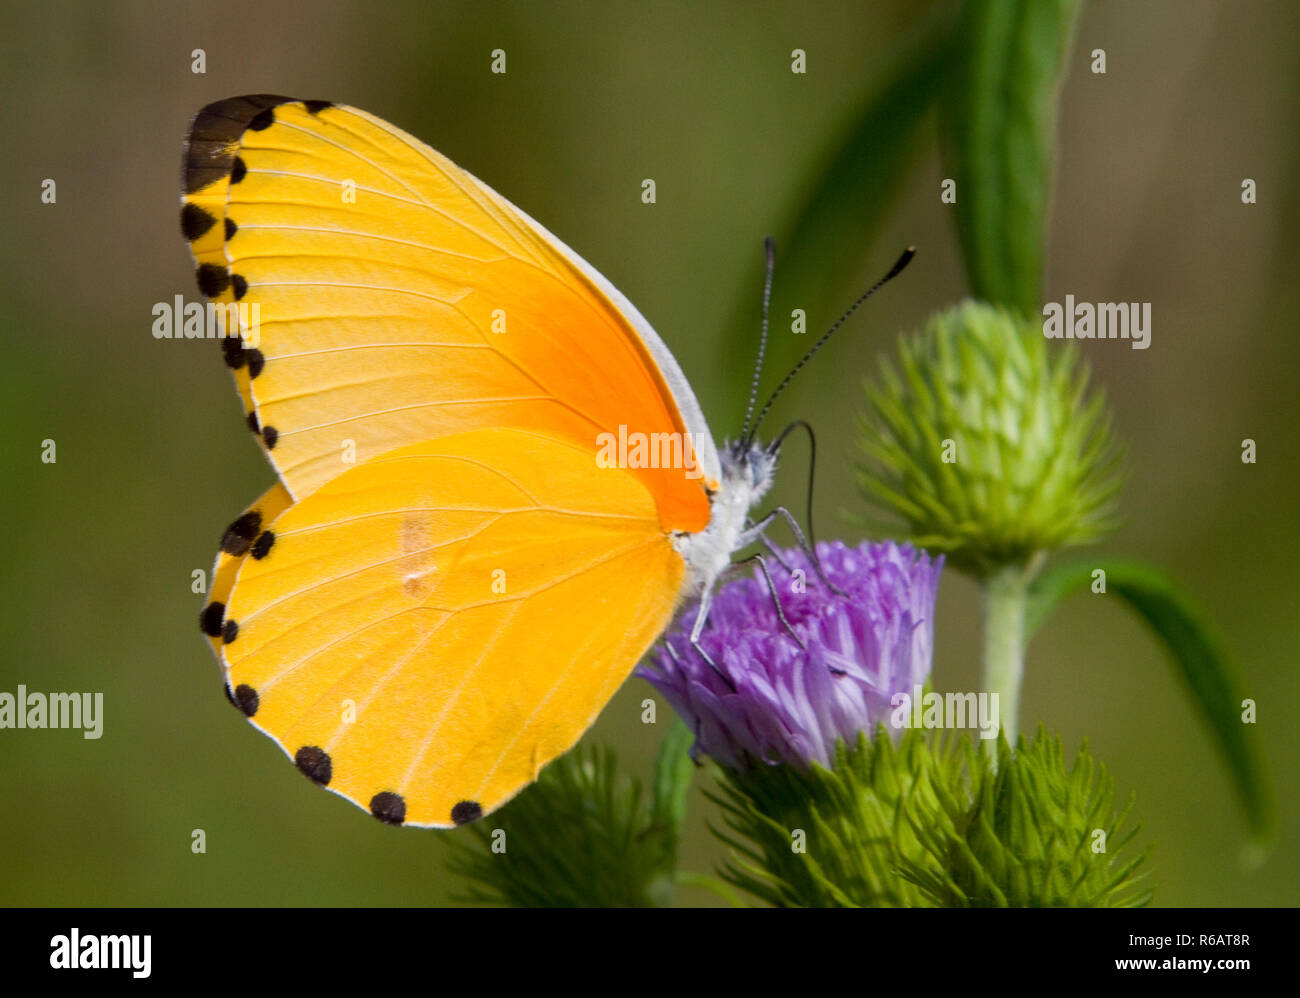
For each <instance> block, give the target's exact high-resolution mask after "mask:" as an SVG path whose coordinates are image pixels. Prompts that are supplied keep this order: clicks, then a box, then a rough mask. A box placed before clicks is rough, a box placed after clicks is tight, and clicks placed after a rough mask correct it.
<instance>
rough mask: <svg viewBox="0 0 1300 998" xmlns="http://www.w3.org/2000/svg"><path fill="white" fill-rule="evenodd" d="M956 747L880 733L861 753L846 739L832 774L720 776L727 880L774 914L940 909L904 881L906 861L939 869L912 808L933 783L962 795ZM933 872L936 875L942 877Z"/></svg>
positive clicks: (928, 795) (790, 769)
mask: <svg viewBox="0 0 1300 998" xmlns="http://www.w3.org/2000/svg"><path fill="white" fill-rule="evenodd" d="M955 745H956V740H955V739H946V740H942V741H936V743H935V745H934V746H933V747H931V746H930V745H929V744H927V742H926V740H925V738H923V737H922V735H921V733H920V732H919V731H917V730H916V729H909V730H908V731H906V732H905V733H904V734H903V737H902V738H901V739H900V740H899V742H898V744H897V745H895V744H894V742H893V741H892V740H891V739H890V737H889V735H888V734H887V733H886V731H885V728H884V727H883V726H881V727H880V728H879V729H878V733H877V735H876V737H875V738H874V739H870V738H868V737H867V735H866V733H865V732H863V733H861V734H860V735H859V737H858V742H857V745H856V746H855V747H854V748H852V749H849V748H846V746H845V744H844V742H843V741H842V740H841V741H840V742H839V745H838V747H837V751H836V755H835V759H834V762H833V764H832V767H831V769H829V770H828V769H825V768H823V767H822V766H820V765H819V764H817V763H812V764H811V767H810V768H809V769H808V770H807V771H804V770H801V769H799V768H796V767H794V766H786V765H780V766H762V767H758V768H755V769H752V770H749V771H747V772H743V773H742V772H738V771H735V770H730V769H721V770H720V775H719V781H718V782H719V788H720V789H719V791H718V793H716V794H710V795H709V796H710V798H711V799H712V800H713V801H714V803H716V804H717V805H718V806H719V807H720V808H721V809H722V816H723V821H724V823H725V824H726V826H727V830H725V831H724V830H721V829H718V828H716V827H714V828H713V832H714V834H715V835H717V836H718V837H719V838H720V839H722V841H723V842H725V843H727V844H728V845H729V846H730V847H731V849H732V856H731V858H730V859H729V860H728V861H727V862H726V863H725V864H724V865H723V867H722V869H721V870H720V871H719V872H720V873H721V875H722V877H723V878H724V879H725V880H727V881H729V882H730V883H732V884H734V885H735V886H737V887H740V888H741V889H743V890H745V891H748V892H749V893H750V894H753V895H754V896H756V897H758V898H760V899H762V900H764V901H766V902H768V903H769V904H772V905H775V906H777V907H850V908H857V907H885V908H893V907H933V903H932V902H931V901H930V900H929V899H928V897H927V896H926V895H925V894H924V892H923V891H922V890H921V889H920V888H919V887H918V886H917V885H916V884H914V883H911V882H910V881H908V880H905V879H904V878H903V877H901V876H900V875H899V873H898V868H899V863H900V859H901V857H903V856H907V857H909V858H910V859H912V860H913V861H914V862H915V863H916V864H917V865H919V866H921V867H922V868H924V867H925V865H926V863H928V862H932V861H931V860H930V859H929V858H928V857H927V855H926V854H925V852H924V851H923V850H922V848H921V843H920V840H919V839H918V838H917V836H916V833H915V831H914V830H913V828H912V827H911V824H910V822H909V821H908V820H907V808H906V805H907V804H908V803H909V802H911V801H915V800H920V801H927V802H928V803H927V804H926V805H924V806H925V808H935V807H937V806H938V802H937V800H936V799H935V797H934V791H933V789H932V786H933V784H935V783H938V784H939V785H942V786H949V787H957V786H959V785H960V783H961V778H962V757H961V754H960V753H958V752H957V751H955V750H954V749H955ZM934 872H936V873H937V872H938V871H937V870H936V871H934Z"/></svg>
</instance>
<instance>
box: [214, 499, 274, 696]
mask: <svg viewBox="0 0 1300 998" xmlns="http://www.w3.org/2000/svg"><path fill="white" fill-rule="evenodd" d="M292 504H293V500H292V499H291V498H290V497H289V493H288V491H287V490H286V489H285V487H284V486H283V485H281V484H280V483H279V482H276V484H275V485H273V486H271V488H270V489H269V490H268V491H267V493H266V494H265V495H264V496H262V498H260V499H258V500H257V502H255V503H253V504H252V505H251V506H249V507H248V509H246V510H244V512H242V513H240V514H239V516H238V517H236V518H235V519H234V520H232V521H231V523H230V525H229V526H227V527H226V529H225V530H224V531H223V532H222V535H221V543H220V545H219V546H218V550H217V560H216V564H214V565H213V566H212V584H211V585H210V586H209V587H208V601H207V602H206V603H205V604H204V606H203V611H202V613H200V615H199V627H200V628H201V629H202V631H203V633H204V634H206V635H207V637H208V641H209V643H210V644H211V645H212V650H213V651H214V652H216V653H217V658H218V659H220V657H221V646H222V644H223V643H224V640H225V635H226V634H228V633H229V631H228V629H227V628H226V605H227V604H228V603H229V602H230V594H231V592H233V591H234V588H235V578H236V576H238V575H239V568H240V566H241V565H242V564H243V563H244V561H245V560H246V559H247V558H250V557H251V558H254V559H256V558H261V557H265V556H266V553H267V552H268V551H270V549H271V547H272V545H273V544H274V542H275V534H274V533H273V532H271V529H270V527H271V523H272V522H273V521H274V520H275V519H276V518H277V517H278V516H279V515H280V514H281V513H283V512H284V511H285V510H286V509H288V508H289V507H290V506H291V505H292ZM229 692H230V691H229V690H227V693H229Z"/></svg>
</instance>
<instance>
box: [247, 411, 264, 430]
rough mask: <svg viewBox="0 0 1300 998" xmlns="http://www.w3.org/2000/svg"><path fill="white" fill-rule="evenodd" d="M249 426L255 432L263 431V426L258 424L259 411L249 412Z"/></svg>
mask: <svg viewBox="0 0 1300 998" xmlns="http://www.w3.org/2000/svg"><path fill="white" fill-rule="evenodd" d="M248 428H249V429H250V430H252V431H253V432H254V433H261V432H262V428H261V427H260V426H258V425H257V413H255V412H250V413H249V414H248Z"/></svg>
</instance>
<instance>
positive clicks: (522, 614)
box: [214, 429, 684, 826]
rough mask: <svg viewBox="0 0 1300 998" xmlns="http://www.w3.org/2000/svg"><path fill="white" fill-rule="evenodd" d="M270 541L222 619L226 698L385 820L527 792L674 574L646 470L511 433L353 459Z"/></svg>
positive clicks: (467, 815) (456, 813)
mask: <svg viewBox="0 0 1300 998" xmlns="http://www.w3.org/2000/svg"><path fill="white" fill-rule="evenodd" d="M258 526H259V528H264V530H267V531H270V532H271V534H272V535H273V543H272V544H271V545H270V546H269V547H268V548H267V550H265V551H263V552H262V556H261V557H257V558H254V557H249V556H245V557H244V558H243V560H242V561H241V562H240V563H239V566H238V571H237V577H236V579H235V583H234V589H233V592H232V593H231V594H230V595H229V598H228V605H227V606H226V609H225V615H224V626H225V627H226V628H227V629H230V630H231V631H232V640H229V641H223V642H222V643H221V644H220V654H221V656H222V660H223V662H224V664H225V666H226V669H227V673H228V682H229V684H230V688H231V689H233V690H237V691H240V694H239V697H237V702H239V704H240V706H241V707H243V708H244V709H245V713H248V714H249V715H250V717H251V720H252V722H253V723H254V724H255V725H257V726H258V727H260V728H262V729H263V730H264V731H265V732H266V733H267V734H269V735H270V736H271V737H273V738H274V739H275V740H276V741H277V742H279V744H280V746H281V747H282V748H283V749H284V751H285V752H286V753H287V754H288V755H289V756H290V757H291V758H293V759H294V760H295V762H296V763H297V765H298V767H299V768H300V769H301V770H302V771H303V772H304V773H305V774H306V775H307V776H308V777H309V778H311V779H312V780H313V781H315V782H317V783H319V784H321V785H324V786H326V787H328V788H329V789H331V790H334V791H336V792H338V793H340V794H342V795H343V796H345V797H347V798H348V799H349V800H351V801H353V802H354V803H355V804H357V805H358V806H360V807H363V808H366V809H367V810H369V811H371V813H372V814H374V815H375V816H376V817H379V818H380V819H381V820H384V821H387V822H390V823H407V824H416V825H426V826H451V825H455V824H461V823H463V822H464V821H466V820H470V819H472V818H475V817H478V816H480V815H481V814H486V813H488V812H490V811H492V810H493V809H495V808H496V807H498V806H500V805H501V804H502V803H504V802H505V801H506V800H508V799H509V798H510V797H511V796H513V795H514V794H515V793H516V792H517V791H518V790H519V789H520V788H521V787H523V786H524V785H526V784H527V783H529V782H530V781H532V780H533V779H535V778H536V776H537V773H538V771H539V770H540V768H541V767H542V766H543V765H544V764H545V763H546V762H548V761H549V760H550V759H552V758H554V757H555V756H556V755H558V754H560V753H561V752H563V751H565V750H567V749H568V748H569V747H571V746H572V745H573V744H574V743H575V742H576V741H577V739H578V738H579V737H580V735H581V734H582V732H583V731H584V730H586V728H587V727H588V726H589V725H590V724H591V722H592V720H593V719H594V718H595V716H596V714H597V713H598V712H599V710H600V708H601V707H602V706H603V705H604V704H605V703H606V701H608V699H609V698H610V697H611V696H612V695H613V693H614V691H615V690H616V689H617V688H618V686H619V685H620V684H621V683H622V682H623V680H624V679H625V678H626V677H627V675H628V674H629V672H630V671H631V669H632V667H633V666H634V665H635V663H636V661H637V660H638V659H639V658H640V657H641V655H642V654H643V653H644V652H645V650H646V649H647V648H648V647H649V645H650V644H651V642H652V641H653V640H654V639H655V637H656V636H657V635H658V634H659V633H660V631H661V630H662V629H663V627H664V626H666V625H667V623H668V620H669V618H670V616H671V614H672V612H673V609H674V604H675V602H676V598H677V594H678V592H679V590H680V589H681V585H682V582H683V576H684V567H683V563H682V560H681V558H680V556H679V555H678V554H677V553H676V552H675V551H674V550H673V548H672V545H671V542H670V540H669V538H668V537H667V536H666V535H665V534H664V532H663V530H662V529H661V527H660V525H659V513H658V509H657V507H656V504H655V501H654V498H653V497H652V495H651V494H650V492H649V491H648V490H647V489H646V488H645V485H644V484H643V482H642V481H641V480H640V479H639V478H638V477H637V476H635V475H633V474H631V473H630V472H628V471H626V470H622V469H618V468H602V467H599V466H598V465H597V463H596V462H595V461H594V460H593V457H592V455H591V453H590V451H589V450H588V449H585V448H582V447H580V446H578V445H575V444H573V443H572V442H569V441H566V440H563V439H559V438H556V437H552V436H549V435H546V434H539V433H536V432H529V431H521V430H513V429H484V430H475V431H470V432H465V433H457V434H452V435H448V436H444V437H441V438H439V439H436V440H432V441H426V442H423V443H419V444H414V445H411V446H408V447H404V448H401V449H398V450H396V451H393V452H391V453H388V454H386V455H384V456H382V457H380V458H377V459H374V460H371V461H368V462H365V463H364V464H358V465H356V466H354V467H352V468H349V469H348V470H346V471H344V472H343V473H342V474H340V475H338V476H336V477H335V478H333V479H331V480H330V481H329V482H327V483H325V484H324V485H322V486H321V487H320V488H319V489H318V490H317V491H315V492H314V493H313V494H311V495H310V496H308V497H307V498H306V499H304V500H302V501H299V502H298V503H296V504H294V505H292V506H290V507H288V508H287V509H285V510H283V511H282V512H281V513H280V515H279V516H278V517H277V518H275V519H274V520H273V521H272V522H271V523H270V524H269V525H267V524H260V523H259V525H258ZM258 536H261V532H259V533H258ZM254 543H256V538H254V539H253V540H252V541H251V542H250V550H251V544H254ZM233 546H234V547H236V548H238V547H240V546H242V542H240V543H236V544H234V545H233ZM216 596H217V593H216V592H214V598H216ZM241 698H242V699H241ZM249 708H252V709H251V710H250V709H249Z"/></svg>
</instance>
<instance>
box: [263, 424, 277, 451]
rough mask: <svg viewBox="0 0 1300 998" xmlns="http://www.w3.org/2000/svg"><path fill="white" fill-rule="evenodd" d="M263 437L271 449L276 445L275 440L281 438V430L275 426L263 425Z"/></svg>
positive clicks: (268, 448) (267, 447) (267, 446)
mask: <svg viewBox="0 0 1300 998" xmlns="http://www.w3.org/2000/svg"><path fill="white" fill-rule="evenodd" d="M262 439H263V440H264V441H266V449H267V450H271V449H272V448H274V447H275V442H276V441H277V440H279V439H280V431H279V430H277V429H276V428H275V427H274V426H263V427H262Z"/></svg>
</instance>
